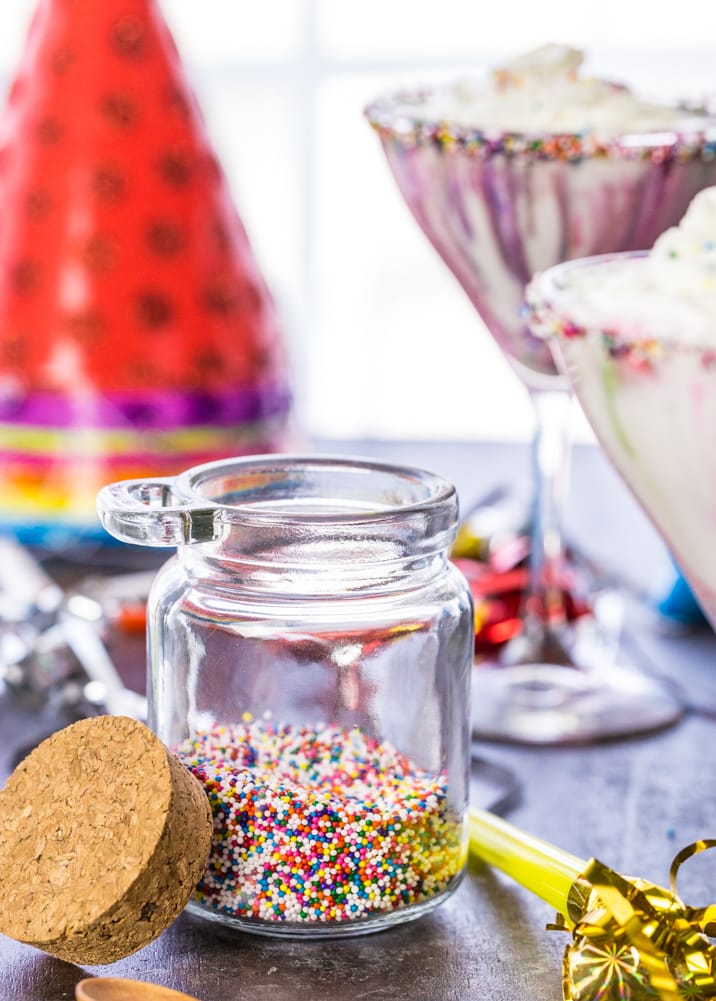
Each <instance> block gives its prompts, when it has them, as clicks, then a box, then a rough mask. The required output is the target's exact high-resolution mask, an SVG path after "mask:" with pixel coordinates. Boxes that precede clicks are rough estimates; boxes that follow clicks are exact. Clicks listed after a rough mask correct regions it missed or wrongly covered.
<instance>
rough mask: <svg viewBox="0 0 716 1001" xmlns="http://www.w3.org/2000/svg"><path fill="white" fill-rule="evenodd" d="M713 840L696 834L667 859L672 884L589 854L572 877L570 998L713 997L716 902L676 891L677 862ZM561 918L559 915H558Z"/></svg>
mask: <svg viewBox="0 0 716 1001" xmlns="http://www.w3.org/2000/svg"><path fill="white" fill-rule="evenodd" d="M714 847H716V841H713V840H704V841H697V842H695V843H694V844H692V845H688V847H686V848H684V849H683V850H682V851H680V852H679V853H678V855H676V857H675V858H674V861H673V862H672V864H671V870H670V874H669V875H670V886H671V889H670V890H666V889H664V888H663V887H661V886H656V885H655V884H653V883H648V882H646V881H645V880H642V879H637V878H631V877H629V878H627V877H625V876H621V875H619V873H617V872H614V870H613V869H610V868H609V867H608V866H606V865H604V864H603V863H602V862H599V861H598V860H597V859H592V860H591V861H590V862H589V863H588V865H587V867H586V869H585V870H584V872H583V873H582V874H581V875H580V876H579V877H578V878H577V879H576V880H575V882H574V884H573V886H572V889H571V891H570V894H569V897H568V901H567V905H568V910H569V913H568V917H567V920H566V921H565V920H564V919H563V918H562V919H561V920H559V919H558V924H557V927H563V928H570V929H571V931H572V935H573V940H572V942H571V943H570V944H569V945H568V946H567V948H566V950H565V954H564V961H563V968H562V989H563V993H564V997H565V999H567V1001H626V999H631V1001H642V999H644V1001H652V999H663V1001H683V999H693V1001H698V999H701V998H712V997H716V947H715V946H714V945H713V943H711V942H710V941H709V940H708V939H707V938H706V935H708V934H711V933H713V931H714V930H716V924H715V923H714V922H716V905H714V904H709V905H708V906H706V907H689V906H687V905H686V904H684V903H683V902H682V901H681V899H680V898H679V896H678V893H677V890H676V879H677V874H678V871H679V868H680V866H681V865H682V864H683V862H685V861H686V860H687V859H689V858H691V857H692V856H693V855H696V854H698V853H699V852H702V851H705V850H706V849H707V848H714ZM560 918H561V916H560Z"/></svg>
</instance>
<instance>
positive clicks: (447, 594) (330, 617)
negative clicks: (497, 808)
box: [99, 455, 474, 936]
mask: <svg viewBox="0 0 716 1001" xmlns="http://www.w3.org/2000/svg"><path fill="white" fill-rule="evenodd" d="M99 511H100V516H101V519H102V522H103V524H104V526H105V527H106V528H107V530H108V531H109V532H110V533H112V534H113V535H115V536H116V537H118V538H120V539H123V540H124V541H127V542H133V543H141V544H145V545H153V546H176V547H177V552H176V555H175V556H173V557H172V558H171V559H170V560H169V561H168V563H166V564H165V566H164V567H163V569H162V570H161V571H160V572H159V574H158V576H157V578H156V581H155V583H154V586H153V588H152V593H151V595H150V600H149V612H148V652H149V700H150V724H151V725H152V727H153V728H154V729H155V730H156V732H157V733H158V735H159V736H160V738H161V739H162V740H164V741H165V743H166V744H167V745H168V746H169V747H170V748H172V749H173V750H175V751H176V753H177V754H178V755H179V756H180V757H181V758H182V760H183V761H184V762H185V764H186V765H187V766H188V767H189V768H190V769H191V770H192V771H193V772H194V774H195V775H197V777H198V778H199V779H200V780H201V781H202V782H203V783H204V785H205V788H206V791H207V794H208V796H209V799H210V802H211V805H212V810H213V814H214V828H215V831H214V844H213V849H212V856H211V860H210V863H209V867H208V869H207V871H206V873H205V874H204V877H203V879H202V881H201V883H200V884H199V886H198V887H197V890H196V894H195V897H194V900H193V901H192V903H191V904H190V908H191V910H192V911H193V912H195V913H197V914H200V915H202V916H203V917H206V918H209V919H213V920H216V921H221V922H225V923H226V924H228V925H232V926H235V927H237V928H239V929H242V930H246V931H255V932H261V933H264V934H271V935H288V936H321V935H324V936H325V935H332V936H335V935H342V934H357V933H362V932H368V931H372V930H374V929H379V928H382V927H386V926H388V925H390V924H393V923H395V922H399V921H405V920H408V919H410V918H413V917H417V916H419V915H420V914H423V913H425V912H426V911H428V910H431V909H432V908H433V907H435V906H436V905H437V904H438V903H439V902H440V901H441V900H443V899H445V898H446V897H447V896H449V894H450V893H451V892H452V891H453V890H454V889H455V888H456V886H457V884H458V883H459V880H460V877H461V874H462V871H463V867H464V864H465V858H466V824H465V817H466V808H467V799H468V764H469V706H470V698H469V685H470V675H471V669H472V651H473V643H474V623H473V612H472V605H471V600H470V594H469V590H468V587H467V584H466V582H465V580H464V578H463V577H462V576H461V574H460V573H459V572H458V571H457V570H456V569H455V568H454V567H453V566H452V564H451V563H450V561H449V559H448V553H449V547H450V544H451V542H452V540H453V538H454V535H455V531H456V526H457V499H456V494H455V490H454V488H453V487H452V485H451V484H449V483H448V482H447V481H445V480H443V479H441V478H440V477H438V476H435V475H433V474H431V473H428V472H425V471H422V470H417V469H409V468H403V467H399V466H390V465H385V464H380V463H375V462H371V461H368V460H359V459H346V458H334V457H301V456H281V455H279V456H260V457H252V458H244V459H232V460H227V461H221V462H216V463H211V464H208V465H204V466H197V467H196V468H194V469H190V470H188V471H187V472H185V473H183V474H181V475H180V476H178V477H176V479H169V480H166V479H163V480H156V481H150V480H138V481H124V482H121V483H116V484H112V485H110V486H108V487H106V488H105V489H104V490H103V491H102V492H101V493H100V496H99Z"/></svg>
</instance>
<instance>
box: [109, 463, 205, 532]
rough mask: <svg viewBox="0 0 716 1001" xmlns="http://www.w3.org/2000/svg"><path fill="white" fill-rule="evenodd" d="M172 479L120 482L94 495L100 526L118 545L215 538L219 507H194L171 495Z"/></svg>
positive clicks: (160, 478) (173, 481)
mask: <svg viewBox="0 0 716 1001" xmlns="http://www.w3.org/2000/svg"><path fill="white" fill-rule="evenodd" d="M175 485H176V481H175V480H174V478H173V477H156V478H155V479H151V480H120V481H119V482H118V483H110V484H109V485H108V486H106V487H103V488H102V489H101V490H100V492H99V494H98V495H97V512H98V514H99V519H100V521H101V523H102V526H103V527H104V528H105V529H106V530H107V531H108V532H109V533H110V535H113V536H114V537H115V538H116V539H121V540H122V542H132V543H134V544H135V545H144V546H183V545H186V544H187V543H190V542H211V541H212V540H214V539H216V538H217V527H218V522H219V517H220V508H219V507H194V506H192V504H191V503H190V501H189V500H188V498H186V497H183V496H182V495H181V494H177V493H175Z"/></svg>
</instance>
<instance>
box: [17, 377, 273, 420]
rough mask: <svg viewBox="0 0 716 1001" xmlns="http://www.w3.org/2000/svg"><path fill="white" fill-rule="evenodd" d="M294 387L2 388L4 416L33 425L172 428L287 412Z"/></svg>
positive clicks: (257, 418)
mask: <svg viewBox="0 0 716 1001" xmlns="http://www.w3.org/2000/svg"><path fill="white" fill-rule="evenodd" d="M290 406H291V393H290V390H289V389H288V387H287V386H286V385H284V384H283V383H278V384H277V383H264V384H254V385H251V386H237V387H235V388H234V389H229V390H222V391H221V392H191V391H181V390H159V389H158V390H144V391H141V392H125V393H121V392H120V393H117V392H110V393H103V392H97V393H94V392H85V391H82V392H76V393H73V394H70V393H53V392H44V391H38V392H29V393H25V394H22V395H20V394H15V393H13V394H9V393H8V394H3V393H2V391H0V422H2V423H5V424H19V425H28V426H34V427H52V428H71V427H92V428H136V429H141V430H157V431H160V430H170V429H172V428H183V427H192V426H199V427H201V426H202V425H203V426H206V425H208V426H213V427H230V426H231V425H235V424H243V423H252V422H254V421H257V420H263V419H265V418H267V417H277V416H280V415H283V414H286V413H288V411H289V409H290Z"/></svg>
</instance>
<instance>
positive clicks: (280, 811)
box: [178, 721, 465, 923]
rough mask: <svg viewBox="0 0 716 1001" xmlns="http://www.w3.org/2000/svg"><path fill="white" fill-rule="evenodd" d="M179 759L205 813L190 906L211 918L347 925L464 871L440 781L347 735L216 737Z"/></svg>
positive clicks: (238, 730)
mask: <svg viewBox="0 0 716 1001" xmlns="http://www.w3.org/2000/svg"><path fill="white" fill-rule="evenodd" d="M178 754H179V757H180V758H181V759H182V760H183V762H184V764H185V765H186V766H187V767H188V768H189V769H190V770H191V771H192V772H193V773H194V775H196V777H197V778H198V779H199V780H200V781H201V782H202V783H203V784H204V787H205V789H206V792H207V794H208V796H209V801H210V803H211V808H212V812H213V816H214V840H213V845H212V851H211V856H210V859H209V865H208V867H207V870H206V872H205V874H204V876H203V878H202V880H201V882H200V883H199V885H198V887H197V890H196V893H195V897H194V900H195V903H198V904H200V905H202V906H203V907H205V908H207V909H209V910H213V911H215V912H216V913H217V914H221V915H224V916H227V917H230V918H237V919H257V920H260V921H266V922H297V923H301V922H347V921H355V920H357V919H360V918H362V917H366V916H368V915H375V914H376V913H378V912H388V911H392V910H394V909H396V908H400V907H407V906H410V905H413V904H419V903H421V902H424V901H427V900H430V899H431V898H433V897H435V896H436V895H437V894H440V893H442V892H443V891H445V890H447V889H448V887H451V885H452V884H453V881H454V880H455V879H456V878H457V877H458V876H459V874H460V872H461V870H462V867H463V863H464V857H465V852H464V846H463V841H464V835H463V825H462V822H461V819H460V818H459V816H458V815H457V813H456V812H455V811H454V810H453V809H451V808H450V807H449V806H448V802H447V786H446V782H445V778H444V776H440V775H438V776H435V775H432V774H431V773H429V772H426V771H423V770H422V769H420V768H419V767H417V766H416V765H415V764H414V763H413V762H412V761H411V760H410V759H409V758H407V757H406V756H405V755H403V754H401V753H400V752H399V751H398V750H397V749H396V748H395V747H393V746H392V745H391V744H389V743H388V742H386V741H381V742H379V741H377V740H375V739H373V738H371V737H369V736H367V735H366V734H365V733H364V732H362V731H361V730H360V729H358V728H357V727H355V728H353V729H344V728H341V727H338V726H333V725H326V726H320V725H319V726H317V727H315V728H309V727H305V726H303V727H296V726H290V725H281V726H276V727H274V726H271V725H267V724H266V723H258V722H253V721H251V722H246V723H240V724H233V725H230V726H215V727H213V728H212V729H211V730H206V731H201V732H198V733H197V734H195V735H194V736H193V737H191V738H190V739H188V740H186V741H185V742H184V743H183V744H182V745H181V746H180V747H179V748H178Z"/></svg>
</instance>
